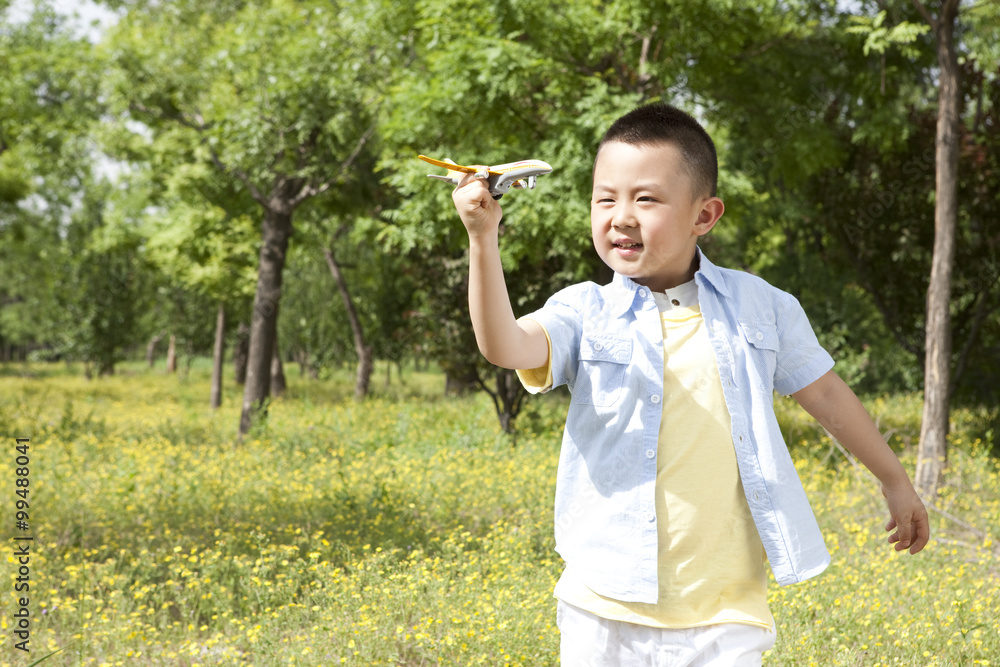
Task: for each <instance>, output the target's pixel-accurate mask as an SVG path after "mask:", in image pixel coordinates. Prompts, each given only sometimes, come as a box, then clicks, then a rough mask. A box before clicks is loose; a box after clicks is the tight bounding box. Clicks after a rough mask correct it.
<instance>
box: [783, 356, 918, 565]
mask: <svg viewBox="0 0 1000 667" xmlns="http://www.w3.org/2000/svg"><path fill="white" fill-rule="evenodd" d="M792 397H793V398H795V400H796V401H798V402H799V405H801V406H802V407H803V408H805V411H806V412H808V413H809V414H810V415H812V416H813V417H815V418H816V420H817V421H818V422H819V423H820V424H822V425H823V426H824V427H826V430H828V431H829V432H830V433H831V434H832V435H833V437H835V438H836V439H837V440H838V441H839V442H840V443H841V444H842V445H844V447H845V448H846V449H847V451H849V452H851V453H852V454H854V456H856V457H857V458H858V460H859V461H861V463H863V464H864V466H865V467H866V468H868V469H869V470H870V471H871V472H872V474H874V475H875V477H877V478H878V480H879V481H880V482H881V483H882V493H883V495H885V498H886V502H887V504H888V506H889V514H890V517H891V518H890V520H889V523H888V524H886V527H885V529H886V530H887V531H892V530H893V529H895V531H896V532H895V533H892V534H891V535H890V536H889V543H890V544H892V543H895V545H896V551H902V550H903V549H906V548H909V550H910V553H911V554H915V553H917V552H918V551H920V550H921V549H923V548H924V546H925V545H926V544H927V541H928V539H930V524H929V521H928V517H927V510H926V509H925V508H924V504H923V503H922V502H921V500H920V497H919V496H918V495H917V492H916V491H915V490H914V489H913V484H911V483H910V478H909V476H908V475H907V474H906V470H904V469H903V466H902V464H901V463H900V462H899V459H898V458H897V457H896V454H895V453H894V452H893V451H892V449H890V448H889V445H888V444H886V442H885V439H884V438H883V437H882V434H881V433H879V430H878V427H876V426H875V424H874V422H872V420H871V417H870V416H869V415H868V411H867V410H865V407H864V406H863V405H862V404H861V401H860V400H858V397H857V396H856V395H855V394H854V392H853V391H851V388H850V387H848V386H847V384H846V383H845V382H844V381H843V380H841V379H840V376H839V375H837V374H836V373H834V372H833V371H829V372H828V373H826V374H825V375H824V376H823V377H821V378H820V379H818V380H816V381H815V382H813V383H812V384H811V385H809V386H807V387H805V388H804V389H802V390H800V391H797V392H795V393H794V394H792Z"/></svg>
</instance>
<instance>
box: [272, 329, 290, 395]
mask: <svg viewBox="0 0 1000 667" xmlns="http://www.w3.org/2000/svg"><path fill="white" fill-rule="evenodd" d="M287 388H288V383H287V382H285V366H284V364H282V363H281V350H279V349H278V332H277V331H276V332H275V333H274V352H273V353H272V354H271V396H274V397H278V396H284V394H285V389H287Z"/></svg>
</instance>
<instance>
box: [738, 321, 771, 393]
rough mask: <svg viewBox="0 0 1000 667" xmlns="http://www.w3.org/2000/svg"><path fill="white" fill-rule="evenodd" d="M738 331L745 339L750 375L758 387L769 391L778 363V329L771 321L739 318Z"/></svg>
mask: <svg viewBox="0 0 1000 667" xmlns="http://www.w3.org/2000/svg"><path fill="white" fill-rule="evenodd" d="M740 331H742V332H743V337H744V338H745V339H746V341H747V357H748V358H747V361H748V364H747V365H748V366H749V369H748V370H749V371H750V377H751V379H752V380H754V381H755V382H756V383H757V384H758V386H759V387H761V388H762V389H765V390H768V391H770V390H771V389H772V388H773V386H774V372H775V369H776V367H777V363H778V329H777V327H776V326H775V325H774V323H773V322H754V321H751V320H740ZM755 376H756V377H755Z"/></svg>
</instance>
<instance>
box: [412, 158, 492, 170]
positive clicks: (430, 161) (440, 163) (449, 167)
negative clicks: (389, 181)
mask: <svg viewBox="0 0 1000 667" xmlns="http://www.w3.org/2000/svg"><path fill="white" fill-rule="evenodd" d="M417 157H419V158H420V159H421V160H423V161H424V162H427V163H428V164H432V165H434V166H435V167H444V168H445V169H447V170H448V171H461V172H465V173H466V174H475V173H478V172H480V171H486V172H488V173H491V174H495V173H497V172H495V171H493V170H492V169H490V168H489V167H486V166H479V167H467V166H465V165H464V164H455V163H454V162H445V161H444V160H435V159H434V158H432V157H427V156H426V155H418V156H417Z"/></svg>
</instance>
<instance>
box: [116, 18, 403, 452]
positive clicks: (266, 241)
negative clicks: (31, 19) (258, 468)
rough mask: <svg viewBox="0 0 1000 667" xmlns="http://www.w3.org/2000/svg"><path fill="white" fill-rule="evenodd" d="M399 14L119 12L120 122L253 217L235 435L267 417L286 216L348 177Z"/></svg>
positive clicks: (365, 135) (369, 124)
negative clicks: (195, 164) (253, 279)
mask: <svg viewBox="0 0 1000 667" xmlns="http://www.w3.org/2000/svg"><path fill="white" fill-rule="evenodd" d="M400 16H402V17H405V16H406V14H405V12H403V13H400V12H398V8H397V7H390V6H388V4H387V3H379V2H357V3H343V4H334V5H332V6H331V5H330V4H329V3H318V2H305V3H297V4H294V5H292V4H288V3H283V2H278V1H276V0H275V1H274V2H268V1H262V2H252V3H236V2H232V3H225V2H223V3H217V4H214V5H209V6H203V5H202V4H201V3H190V2H179V3H170V4H169V5H164V6H155V5H149V6H146V7H144V11H142V12H130V13H129V15H128V16H127V17H126V18H125V19H123V21H122V22H121V23H120V24H119V26H118V28H117V29H116V30H115V32H114V34H113V38H112V50H113V52H114V58H115V62H116V64H117V67H118V77H117V81H116V86H115V88H116V91H117V93H118V95H119V97H120V99H122V100H124V101H125V103H126V105H125V108H126V109H127V111H128V114H129V115H130V116H132V117H134V118H138V119H141V120H143V121H144V122H146V123H148V124H149V125H150V126H151V127H155V128H157V131H158V133H159V135H158V136H159V138H162V139H163V140H172V141H181V142H183V143H185V145H188V146H192V147H196V148H197V150H196V151H194V152H195V154H196V155H197V156H198V159H199V161H201V162H210V163H211V164H213V165H214V166H215V167H216V168H217V169H218V170H219V171H220V172H222V173H224V174H226V175H228V176H230V177H231V178H234V179H236V180H237V181H238V182H239V183H240V184H241V186H242V187H243V188H245V189H246V191H247V192H248V193H249V194H250V196H251V197H252V198H253V200H254V201H255V202H256V203H257V205H259V207H260V212H261V214H262V221H261V245H260V252H259V260H258V273H257V287H256V294H255V298H254V306H253V316H252V320H251V325H250V347H249V355H248V363H247V378H246V383H245V388H244V397H243V410H242V414H241V418H240V425H239V432H240V434H241V435H242V434H245V433H246V432H247V431H248V430H249V429H250V427H251V425H252V424H253V422H254V420H255V418H256V417H258V416H260V415H263V414H265V413H266V410H265V401H266V399H267V396H268V393H269V388H270V367H271V359H272V356H273V346H274V340H275V336H276V331H277V320H278V312H279V305H280V301H281V295H282V272H283V269H284V265H285V257H286V253H287V250H288V243H289V239H290V238H291V236H292V230H293V225H292V219H293V216H294V214H295V211H296V210H297V209H298V208H299V207H300V206H301V205H302V204H303V203H305V202H306V201H308V200H310V199H312V198H313V197H317V196H320V195H323V194H325V193H326V192H327V191H330V190H336V189H338V188H343V187H345V186H346V184H348V183H349V182H350V181H351V179H352V176H353V174H352V172H351V168H352V166H353V165H354V163H355V160H356V159H357V157H358V155H359V154H360V153H361V151H362V150H363V149H364V147H365V144H366V143H367V142H368V140H369V139H370V138H371V136H372V134H373V133H374V131H375V120H376V118H377V115H378V107H379V100H380V98H381V88H382V87H383V86H384V84H385V72H387V71H390V72H391V71H393V67H392V65H393V62H394V61H393V58H394V57H395V55H396V54H397V52H398V47H397V44H396V42H395V41H394V40H388V39H386V32H385V31H386V26H392V25H394V22H395V21H398V17H400ZM382 19H385V20H382ZM389 34H392V33H391V32H390V33H389ZM178 63H182V64H183V65H181V66H178ZM165 166H166V167H167V168H174V167H176V166H177V165H165Z"/></svg>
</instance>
